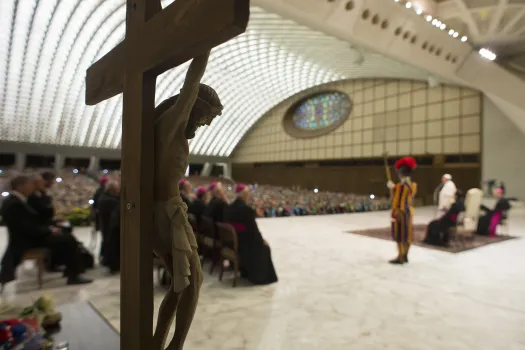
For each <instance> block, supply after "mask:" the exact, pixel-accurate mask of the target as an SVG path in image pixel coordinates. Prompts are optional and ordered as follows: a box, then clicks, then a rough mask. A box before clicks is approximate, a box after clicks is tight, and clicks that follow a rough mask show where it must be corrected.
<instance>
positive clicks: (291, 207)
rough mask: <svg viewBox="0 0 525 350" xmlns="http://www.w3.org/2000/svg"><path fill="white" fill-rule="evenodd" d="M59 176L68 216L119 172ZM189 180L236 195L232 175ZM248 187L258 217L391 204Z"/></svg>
mask: <svg viewBox="0 0 525 350" xmlns="http://www.w3.org/2000/svg"><path fill="white" fill-rule="evenodd" d="M41 171H42V170H38V169H26V170H25V171H24V173H26V174H33V173H36V172H41ZM16 174H18V173H17V172H15V171H13V170H4V171H3V173H2V174H0V190H1V191H2V193H3V194H4V196H7V193H8V192H9V191H10V189H9V180H10V179H11V178H13V177H14V176H15V175H16ZM56 176H57V179H56V182H57V183H56V185H55V186H53V187H52V188H51V190H50V194H51V195H52V196H53V199H54V205H55V210H56V212H57V213H59V214H60V215H64V216H66V215H68V214H70V213H73V212H74V211H75V210H76V211H79V210H83V209H89V208H90V207H91V204H92V203H91V202H90V201H91V200H92V199H93V198H92V197H93V193H94V192H95V191H96V189H97V187H98V186H99V184H98V179H100V178H106V179H107V180H110V181H112V180H117V181H118V180H119V178H120V172H118V171H114V172H108V171H107V170H105V171H101V172H99V173H86V172H82V171H79V170H77V169H63V170H61V171H59V172H57V174H56ZM187 180H188V182H189V183H190V184H191V190H190V191H192V196H193V197H194V196H196V193H197V189H198V188H199V187H205V188H208V187H209V186H210V184H211V183H213V182H215V181H219V182H221V183H222V184H223V185H224V189H225V193H226V196H227V198H228V200H230V201H231V200H233V199H234V198H235V191H234V189H235V188H234V187H235V184H234V182H233V181H231V180H229V179H224V178H220V179H218V178H213V177H200V176H190V177H188V178H187ZM249 188H250V190H251V191H252V197H253V199H252V204H251V205H252V206H253V208H254V209H257V212H258V216H259V217H281V216H295V215H323V214H340V213H353V212H364V211H373V210H388V209H389V208H390V202H389V200H388V198H376V197H374V196H359V195H355V194H351V193H341V192H324V191H320V190H319V191H318V190H317V189H313V190H312V189H302V188H300V187H299V186H294V187H292V188H287V187H278V186H269V185H257V184H254V185H250V186H249ZM0 200H1V199H0ZM86 215H87V214H86Z"/></svg>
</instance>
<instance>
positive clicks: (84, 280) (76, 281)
mask: <svg viewBox="0 0 525 350" xmlns="http://www.w3.org/2000/svg"><path fill="white" fill-rule="evenodd" d="M91 282H93V280H90V279H88V278H83V277H79V276H77V277H70V278H68V279H67V284H68V285H70V286H77V285H80V284H89V283H91Z"/></svg>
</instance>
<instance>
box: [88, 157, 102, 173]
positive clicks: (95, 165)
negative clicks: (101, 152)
mask: <svg viewBox="0 0 525 350" xmlns="http://www.w3.org/2000/svg"><path fill="white" fill-rule="evenodd" d="M99 168H100V161H99V159H98V157H96V156H91V157H89V166H88V169H87V170H88V171H97V170H98V169H99Z"/></svg>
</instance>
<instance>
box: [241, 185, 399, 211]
mask: <svg viewBox="0 0 525 350" xmlns="http://www.w3.org/2000/svg"><path fill="white" fill-rule="evenodd" d="M250 187H251V188H252V190H253V203H252V205H253V206H254V207H255V208H260V209H262V213H263V215H262V216H264V217H280V216H304V215H325V214H342V213H353V212H365V211H372V210H388V209H389V208H390V202H389V200H388V199H387V198H375V197H374V196H373V195H372V196H358V195H355V194H351V193H342V192H326V191H319V190H317V189H316V190H314V191H311V190H306V189H302V188H301V187H300V186H293V187H292V188H286V187H278V186H268V185H254V186H250Z"/></svg>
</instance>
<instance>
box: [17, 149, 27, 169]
mask: <svg viewBox="0 0 525 350" xmlns="http://www.w3.org/2000/svg"><path fill="white" fill-rule="evenodd" d="M25 167H26V154H25V153H21V152H18V153H16V154H15V169H16V170H18V171H23V170H24V168H25Z"/></svg>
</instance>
